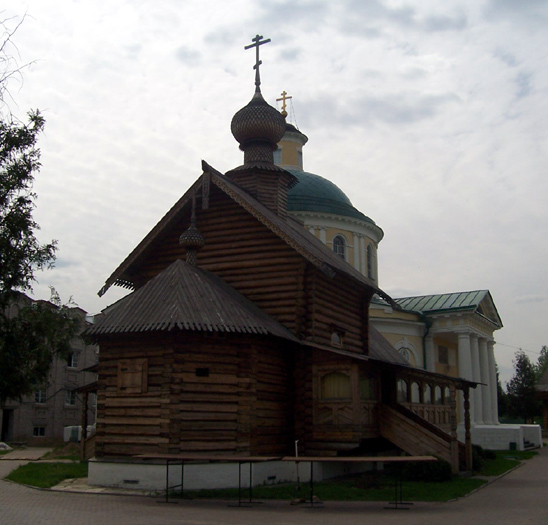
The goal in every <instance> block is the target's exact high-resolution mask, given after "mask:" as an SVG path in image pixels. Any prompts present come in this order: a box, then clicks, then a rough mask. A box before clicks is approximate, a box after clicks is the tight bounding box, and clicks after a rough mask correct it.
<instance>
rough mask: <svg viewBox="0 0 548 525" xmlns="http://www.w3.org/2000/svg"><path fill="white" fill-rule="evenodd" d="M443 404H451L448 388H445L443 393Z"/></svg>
mask: <svg viewBox="0 0 548 525" xmlns="http://www.w3.org/2000/svg"><path fill="white" fill-rule="evenodd" d="M443 393H444V395H443V404H444V405H449V404H450V403H451V392H450V391H449V387H448V386H446V387H445V390H444V391H443Z"/></svg>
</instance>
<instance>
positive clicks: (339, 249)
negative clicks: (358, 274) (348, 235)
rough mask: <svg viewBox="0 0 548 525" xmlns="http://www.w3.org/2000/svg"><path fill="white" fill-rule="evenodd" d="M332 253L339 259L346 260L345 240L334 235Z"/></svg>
mask: <svg viewBox="0 0 548 525" xmlns="http://www.w3.org/2000/svg"><path fill="white" fill-rule="evenodd" d="M333 251H334V252H335V253H336V254H337V255H338V256H339V257H341V258H343V259H346V239H345V238H344V237H343V236H342V235H335V237H334V239H333Z"/></svg>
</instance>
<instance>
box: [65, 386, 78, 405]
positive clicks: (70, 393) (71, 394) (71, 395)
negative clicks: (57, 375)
mask: <svg viewBox="0 0 548 525" xmlns="http://www.w3.org/2000/svg"><path fill="white" fill-rule="evenodd" d="M75 404H76V392H75V391H74V390H67V395H66V397H65V405H71V406H73V405H75Z"/></svg>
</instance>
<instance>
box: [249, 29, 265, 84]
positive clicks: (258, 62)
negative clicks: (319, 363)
mask: <svg viewBox="0 0 548 525" xmlns="http://www.w3.org/2000/svg"><path fill="white" fill-rule="evenodd" d="M262 38H263V37H262V35H257V36H256V37H255V38H252V39H251V41H252V42H253V44H249V45H248V46H245V47H244V49H251V48H252V47H254V48H255V52H256V54H255V65H254V66H253V69H254V70H255V91H260V90H261V89H260V87H259V86H260V85H261V76H260V74H259V66H260V65H261V64H262V61H261V60H259V46H262V45H263V44H268V43H269V42H270V38H267V39H266V40H263V39H262Z"/></svg>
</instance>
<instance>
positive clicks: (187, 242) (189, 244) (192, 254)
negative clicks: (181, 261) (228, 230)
mask: <svg viewBox="0 0 548 525" xmlns="http://www.w3.org/2000/svg"><path fill="white" fill-rule="evenodd" d="M205 243H206V241H205V238H204V236H203V235H202V234H201V233H200V231H199V230H198V228H196V196H195V195H193V196H192V215H191V218H190V226H189V228H188V229H187V230H186V231H185V232H184V233H183V234H181V236H180V237H179V244H180V245H181V246H183V247H184V248H186V262H187V263H188V264H191V265H192V266H196V264H197V262H198V261H197V255H196V254H197V252H198V250H199V249H200V248H202V247H203V246H204V245H205Z"/></svg>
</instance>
